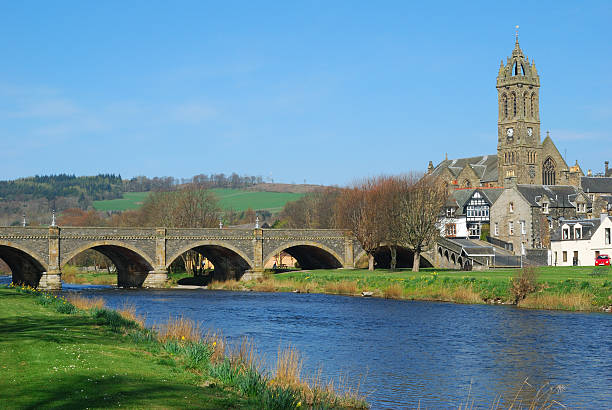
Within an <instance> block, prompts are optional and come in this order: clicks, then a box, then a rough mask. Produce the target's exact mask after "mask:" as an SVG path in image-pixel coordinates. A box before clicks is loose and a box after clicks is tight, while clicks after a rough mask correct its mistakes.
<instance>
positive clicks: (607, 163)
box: [604, 161, 610, 177]
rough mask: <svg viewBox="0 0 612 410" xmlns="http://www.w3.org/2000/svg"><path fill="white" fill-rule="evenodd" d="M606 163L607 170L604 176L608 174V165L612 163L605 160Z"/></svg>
mask: <svg viewBox="0 0 612 410" xmlns="http://www.w3.org/2000/svg"><path fill="white" fill-rule="evenodd" d="M604 164H605V165H606V171H605V172H604V177H607V176H608V165H609V164H610V162H609V161H606V162H604Z"/></svg>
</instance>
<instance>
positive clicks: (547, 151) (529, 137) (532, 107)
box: [427, 33, 584, 188]
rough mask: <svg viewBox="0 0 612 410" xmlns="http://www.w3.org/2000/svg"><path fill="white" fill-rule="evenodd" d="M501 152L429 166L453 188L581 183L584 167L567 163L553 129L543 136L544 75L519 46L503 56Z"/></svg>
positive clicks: (500, 77)
mask: <svg viewBox="0 0 612 410" xmlns="http://www.w3.org/2000/svg"><path fill="white" fill-rule="evenodd" d="M497 103H498V120H497V155H483V156H476V157H471V158H459V159H448V158H447V159H445V160H444V161H442V162H441V163H440V164H438V165H437V166H436V167H434V166H433V163H432V162H431V161H430V162H429V166H428V168H427V172H428V173H429V174H433V175H436V176H439V177H441V178H443V179H444V180H446V181H448V183H449V184H450V186H451V187H452V188H468V187H503V186H504V181H511V182H513V183H514V184H529V185H574V186H580V177H581V176H584V173H583V172H582V170H581V169H580V166H578V163H576V164H575V165H574V166H571V167H570V166H568V165H567V163H566V162H565V160H564V159H563V157H562V156H561V154H560V153H559V150H558V149H557V147H556V146H555V144H554V143H553V141H552V139H551V138H550V135H548V133H547V135H546V138H544V140H543V141H542V140H541V136H540V109H539V106H540V77H539V75H538V72H537V70H536V66H535V63H534V62H533V61H531V62H530V61H529V58H528V57H527V56H526V55H525V53H523V50H521V47H520V46H519V41H518V33H517V36H516V42H515V45H514V50H512V54H511V56H510V57H508V58H507V59H506V62H505V63H504V61H503V60H502V62H501V64H500V67H499V72H498V74H497Z"/></svg>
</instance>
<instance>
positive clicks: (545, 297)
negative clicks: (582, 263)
mask: <svg viewBox="0 0 612 410" xmlns="http://www.w3.org/2000/svg"><path fill="white" fill-rule="evenodd" d="M518 306H519V307H523V308H530V309H565V310H595V306H594V305H593V295H591V294H588V293H586V292H571V293H536V294H531V295H529V296H527V297H526V298H525V299H523V300H521V301H520V302H519V303H518Z"/></svg>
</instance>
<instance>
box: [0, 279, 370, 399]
mask: <svg viewBox="0 0 612 410" xmlns="http://www.w3.org/2000/svg"><path fill="white" fill-rule="evenodd" d="M72 300H73V302H74V304H72V303H70V302H69V301H68V300H66V299H65V298H63V297H58V296H54V295H52V294H50V293H45V292H41V291H38V290H35V289H33V288H29V287H27V288H26V287H19V286H17V287H13V285H10V286H9V287H0V326H1V327H0V329H1V331H2V337H1V338H0V366H1V371H0V374H1V375H2V377H0V397H4V398H8V397H10V402H8V401H6V400H5V402H4V403H3V406H2V407H3V408H4V407H9V408H29V409H37V408H62V409H63V408H67V409H70V408H75V409H77V408H78V409H81V408H116V407H123V408H143V409H145V408H164V409H170V408H181V409H182V408H210V409H217V408H224V409H225V408H266V409H295V408H297V407H301V405H302V402H304V403H308V405H312V407H314V408H341V407H350V408H366V407H367V403H366V402H365V401H363V399H362V398H360V397H359V396H358V395H357V394H355V393H353V394H351V393H350V392H348V393H346V394H342V395H339V394H337V393H336V391H335V390H333V389H326V388H323V389H321V388H319V387H316V386H314V387H313V386H309V385H308V384H305V382H303V381H302V380H301V379H299V377H297V376H299V373H300V372H299V371H298V372H294V373H293V375H294V376H296V378H293V379H291V381H292V382H293V383H289V381H285V382H283V384H282V385H280V384H279V373H278V372H277V376H276V378H275V379H271V378H270V376H269V375H268V373H262V372H260V371H259V369H258V367H257V364H256V363H259V360H258V359H257V358H255V357H254V356H252V355H250V354H249V352H253V349H254V346H253V345H252V343H251V342H250V341H248V340H246V339H245V340H243V342H242V345H241V346H240V348H239V349H236V350H232V349H230V350H229V354H228V355H226V341H225V340H224V339H222V338H220V337H218V336H217V334H212V335H210V334H209V335H210V336H206V337H204V338H202V337H201V335H200V330H199V327H198V326H197V325H196V323H195V322H193V321H190V320H188V319H183V318H182V317H181V318H177V319H171V318H170V319H169V323H167V324H166V325H165V330H164V325H162V326H161V330H160V333H158V332H156V331H153V330H150V329H145V328H143V327H141V324H139V322H138V320H139V319H138V318H136V317H135V316H134V314H133V312H131V313H130V312H129V311H127V312H126V311H125V310H124V311H114V310H109V309H106V308H103V307H101V306H100V305H99V304H97V303H93V304H92V303H91V301H88V300H87V299H86V298H74V299H72ZM77 306H81V308H82V309H79V308H77ZM92 306H94V307H92ZM134 319H136V320H134ZM287 357H289V356H287ZM291 357H298V358H299V355H295V354H293V355H292V356H291ZM283 360H284V359H283V356H282V355H280V354H279V358H278V361H279V363H283ZM277 368H278V365H277ZM308 405H307V406H305V407H309V406H308Z"/></svg>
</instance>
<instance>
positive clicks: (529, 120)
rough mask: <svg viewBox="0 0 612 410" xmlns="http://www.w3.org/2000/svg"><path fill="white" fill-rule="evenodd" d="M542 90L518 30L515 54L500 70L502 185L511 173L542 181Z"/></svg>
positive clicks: (529, 181)
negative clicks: (540, 100)
mask: <svg viewBox="0 0 612 410" xmlns="http://www.w3.org/2000/svg"><path fill="white" fill-rule="evenodd" d="M517 28H518V26H517ZM539 94H540V77H539V76H538V72H537V71H536V67H535V63H534V62H531V63H530V62H529V58H528V57H527V56H526V55H525V54H524V53H523V50H521V47H520V46H519V41H518V30H517V33H516V42H515V44H514V50H512V55H511V56H510V57H508V58H507V59H506V63H505V64H504V62H503V60H502V62H501V65H500V67H499V73H498V74H497V99H498V105H499V107H498V108H499V113H498V121H497V138H498V140H497V170H498V184H499V186H503V183H504V179H505V178H508V177H515V181H516V183H518V184H541V183H542V172H543V171H542V166H541V150H542V146H541V144H540V110H539V99H540V98H539ZM553 184H554V182H553Z"/></svg>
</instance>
